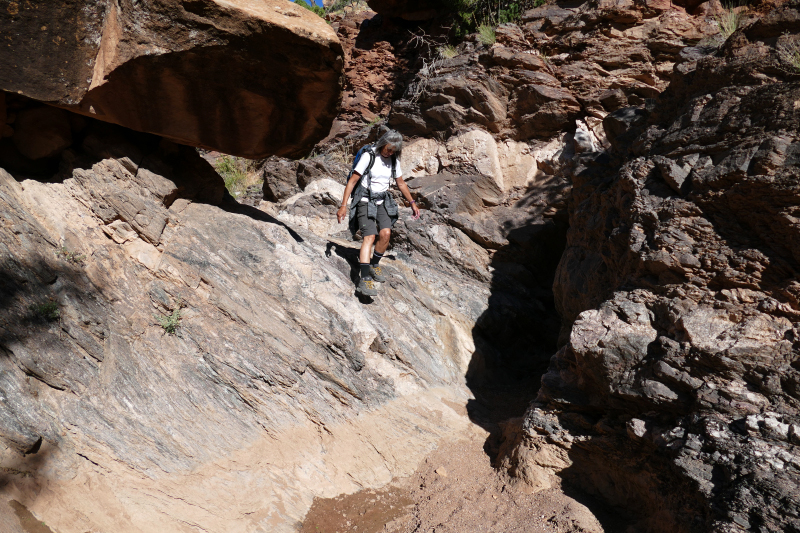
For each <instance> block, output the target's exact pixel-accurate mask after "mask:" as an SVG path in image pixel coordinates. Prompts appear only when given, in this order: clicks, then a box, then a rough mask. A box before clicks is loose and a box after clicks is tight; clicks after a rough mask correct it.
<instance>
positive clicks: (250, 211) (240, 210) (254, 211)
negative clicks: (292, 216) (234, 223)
mask: <svg viewBox="0 0 800 533" xmlns="http://www.w3.org/2000/svg"><path fill="white" fill-rule="evenodd" d="M219 208H220V209H222V210H223V211H226V212H228V213H233V214H236V215H244V216H247V217H250V218H252V219H253V220H258V221H260V222H267V223H269V224H277V225H278V226H282V227H283V228H285V229H286V231H288V232H289V235H291V236H292V239H294V240H295V242H298V243H300V242H305V240H304V239H303V237H301V236H300V234H299V233H297V232H296V231H295V230H294V229H292V228H291V227H290V226H289V225H287V224H284V223H283V222H281V221H280V220H278V219H277V218H275V217H273V216H271V215H268V214H267V213H265V212H264V211H262V210H260V209H258V208H255V207H252V206H249V205H246V204H240V203H239V202H237V201H236V199H235V198H234V197H233V196H231V195H230V194H229V193H228V192H227V191H226V192H225V197H224V198H223V200H222V203H220V204H219Z"/></svg>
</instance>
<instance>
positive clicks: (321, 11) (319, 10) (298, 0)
mask: <svg viewBox="0 0 800 533" xmlns="http://www.w3.org/2000/svg"><path fill="white" fill-rule="evenodd" d="M310 2H311V3H308V2H306V0H295V2H294V3H295V4H297V5H298V6H302V7H304V8H306V9H308V10H309V11H313V12H314V13H316V14H317V15H319V16H320V17H324V16H325V8H324V7H320V6H318V5H317V4H316V3H315V2H314V0H310Z"/></svg>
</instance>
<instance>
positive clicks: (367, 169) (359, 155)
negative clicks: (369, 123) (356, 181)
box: [347, 144, 397, 198]
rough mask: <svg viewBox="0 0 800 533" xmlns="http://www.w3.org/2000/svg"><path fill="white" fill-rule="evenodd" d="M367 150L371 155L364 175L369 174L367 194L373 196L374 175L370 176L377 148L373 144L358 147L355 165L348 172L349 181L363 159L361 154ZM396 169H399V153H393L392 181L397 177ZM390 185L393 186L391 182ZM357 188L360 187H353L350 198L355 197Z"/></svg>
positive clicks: (354, 159)
mask: <svg viewBox="0 0 800 533" xmlns="http://www.w3.org/2000/svg"><path fill="white" fill-rule="evenodd" d="M365 152H366V153H367V154H368V155H369V163H367V168H365V169H364V173H363V174H362V176H367V194H369V195H370V198H372V188H371V185H372V176H370V172H369V171H370V170H372V165H374V164H375V149H374V148H373V145H371V144H365V145H364V146H362V147H361V148H359V149H358V152H356V156H355V158H353V166H351V167H350V173H349V174H347V181H350V178H352V177H353V172H355V170H356V165H358V161H359V160H360V159H361V156H362V155H364V153H365ZM396 171H397V154H392V181H394V179H395V172H396ZM389 186H390V187H391V182H389ZM357 188H358V187H353V190H352V191H351V192H350V198H352V197H353V195H354V194H355V192H356V189H357Z"/></svg>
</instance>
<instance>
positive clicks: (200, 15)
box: [0, 0, 342, 158]
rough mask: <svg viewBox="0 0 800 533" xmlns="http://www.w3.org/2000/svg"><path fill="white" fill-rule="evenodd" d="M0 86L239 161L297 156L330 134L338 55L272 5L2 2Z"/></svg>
mask: <svg viewBox="0 0 800 533" xmlns="http://www.w3.org/2000/svg"><path fill="white" fill-rule="evenodd" d="M0 27H1V28H3V30H4V34H5V35H6V36H7V38H8V42H7V45H8V46H5V47H4V48H3V50H2V51H1V52H0V54H1V55H2V60H0V89H3V90H5V91H9V92H14V93H18V94H22V95H25V96H29V97H31V98H34V99H37V100H41V101H45V102H48V103H52V104H54V105H58V106H61V107H65V108H68V109H70V110H72V111H75V112H78V113H82V114H84V115H89V116H93V117H95V118H99V119H101V120H104V121H107V122H114V123H117V124H121V125H123V126H126V127H129V128H132V129H135V130H139V131H144V132H149V133H156V134H158V135H161V136H164V137H167V138H169V139H171V140H174V141H177V142H179V143H183V144H188V145H192V146H199V147H204V148H209V149H214V150H219V151H221V152H224V153H229V154H235V155H239V156H244V157H251V158H257V157H264V156H267V155H270V154H281V155H299V154H303V153H304V152H305V151H307V150H308V149H309V148H310V147H311V146H312V145H313V144H314V143H315V142H317V141H318V140H319V139H320V138H322V137H323V136H324V135H325V134H326V133H327V132H328V130H329V129H330V126H331V123H332V121H333V118H334V116H335V113H336V109H337V106H338V102H339V99H340V94H341V71H342V57H341V56H342V49H341V45H340V44H339V41H338V39H337V37H336V35H335V34H334V33H333V31H332V30H331V29H330V28H329V26H328V25H327V24H325V22H324V21H323V20H322V19H320V18H319V17H317V16H316V15H314V14H313V13H311V12H309V11H308V10H305V9H302V8H299V7H296V6H294V5H293V4H292V3H290V2H285V1H282V0H265V1H262V2H255V1H252V0H235V1H232V2H216V1H212V0H190V1H184V2H180V1H177V0H155V1H148V2H132V1H130V0H121V1H120V2H111V1H110V0H104V1H102V2H86V1H85V0H83V1H81V0H69V1H66V2H58V3H48V4H42V5H36V6H35V7H34V6H33V4H30V3H24V2H23V3H16V2H12V3H11V4H9V6H8V9H4V10H3V12H2V13H0Z"/></svg>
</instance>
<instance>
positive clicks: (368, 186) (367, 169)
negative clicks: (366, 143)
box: [364, 147, 375, 202]
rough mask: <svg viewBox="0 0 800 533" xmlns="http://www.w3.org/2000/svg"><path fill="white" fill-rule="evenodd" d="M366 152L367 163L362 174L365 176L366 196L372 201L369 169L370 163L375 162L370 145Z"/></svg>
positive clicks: (370, 168) (370, 167)
mask: <svg viewBox="0 0 800 533" xmlns="http://www.w3.org/2000/svg"><path fill="white" fill-rule="evenodd" d="M367 153H368V154H369V164H367V168H366V169H364V174H365V175H366V176H367V197H368V198H369V201H370V202H371V201H372V174H371V172H370V170H372V165H374V164H375V152H374V150H373V149H372V147H370V148H368V149H367Z"/></svg>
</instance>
